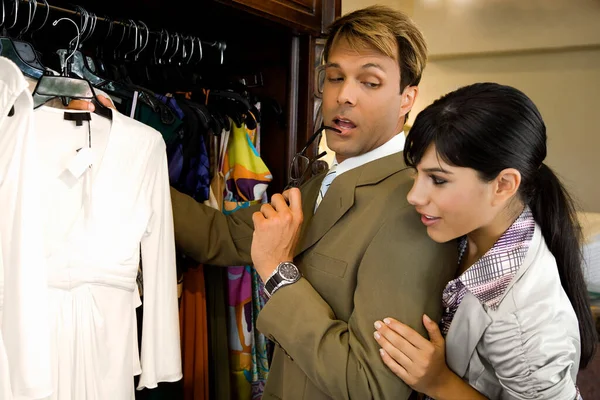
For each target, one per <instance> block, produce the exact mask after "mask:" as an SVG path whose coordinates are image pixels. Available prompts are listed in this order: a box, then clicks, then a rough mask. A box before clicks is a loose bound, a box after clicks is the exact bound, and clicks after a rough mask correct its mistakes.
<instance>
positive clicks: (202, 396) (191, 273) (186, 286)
mask: <svg viewBox="0 0 600 400" xmlns="http://www.w3.org/2000/svg"><path fill="white" fill-rule="evenodd" d="M207 320H208V316H207V313H206V289H205V287H204V267H203V266H202V265H199V266H197V267H196V268H189V269H188V270H187V271H186V272H184V278H183V294H182V297H181V304H180V307H179V322H180V329H181V357H182V362H183V400H208V399H209V372H208V369H209V364H208V334H207V332H208V325H207Z"/></svg>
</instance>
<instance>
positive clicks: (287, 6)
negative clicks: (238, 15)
mask: <svg viewBox="0 0 600 400" xmlns="http://www.w3.org/2000/svg"><path fill="white" fill-rule="evenodd" d="M221 2H222V3H225V4H232V5H236V6H241V7H244V8H246V9H247V10H248V11H249V12H254V13H259V14H260V15H262V16H265V17H267V18H268V19H271V20H273V21H276V22H279V23H283V24H285V25H287V26H289V27H291V28H293V29H295V30H298V31H299V32H307V33H312V34H320V33H323V32H324V30H325V29H326V28H327V26H328V25H329V24H330V23H331V22H332V21H333V20H334V18H335V15H336V11H337V13H339V10H340V8H341V0H221Z"/></svg>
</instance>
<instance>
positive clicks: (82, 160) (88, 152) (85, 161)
mask: <svg viewBox="0 0 600 400" xmlns="http://www.w3.org/2000/svg"><path fill="white" fill-rule="evenodd" d="M91 166H92V149H90V148H89V147H84V148H82V149H81V150H79V151H78V152H77V155H76V156H75V157H73V159H72V160H71V162H70V163H69V166H68V167H67V170H68V171H69V172H70V173H72V174H73V176H74V177H75V178H78V179H79V177H80V176H81V175H83V173H84V172H85V170H86V169H88V168H89V167H91Z"/></svg>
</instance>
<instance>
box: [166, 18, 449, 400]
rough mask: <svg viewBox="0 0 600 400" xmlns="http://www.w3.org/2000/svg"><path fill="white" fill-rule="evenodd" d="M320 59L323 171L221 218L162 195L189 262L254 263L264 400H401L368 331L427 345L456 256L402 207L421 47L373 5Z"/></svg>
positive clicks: (341, 22) (344, 25)
mask: <svg viewBox="0 0 600 400" xmlns="http://www.w3.org/2000/svg"><path fill="white" fill-rule="evenodd" d="M325 60H326V67H325V74H326V79H325V83H324V87H323V105H322V109H323V121H324V124H325V125H329V126H332V127H335V128H336V129H337V130H339V132H336V131H334V130H327V131H326V139H327V145H328V147H329V148H330V149H331V150H333V151H334V152H335V154H336V160H335V163H334V167H332V170H331V171H329V172H328V173H327V174H322V175H320V176H317V177H314V178H313V179H311V180H309V181H308V182H307V183H306V184H304V185H303V186H302V187H301V189H300V190H298V189H292V190H290V191H288V192H286V193H284V195H275V196H273V198H272V201H271V204H265V205H262V206H260V211H259V208H258V206H257V207H251V208H247V209H242V210H239V211H237V212H236V213H234V214H232V215H229V216H225V215H223V214H221V213H220V212H218V211H216V210H214V209H211V208H209V207H205V206H204V205H202V204H199V203H197V202H196V201H195V200H193V199H192V198H191V197H189V196H186V195H184V194H181V193H179V192H177V191H176V190H174V189H172V190H171V197H172V202H173V213H174V220H175V221H174V222H175V236H176V242H177V246H178V247H179V248H180V249H181V250H182V251H184V252H185V253H186V254H188V255H189V256H191V257H193V258H195V259H196V260H197V261H198V262H202V263H206V264H213V265H223V266H227V265H244V264H248V263H251V262H253V264H254V267H255V268H256V270H257V271H258V273H259V274H260V276H261V278H262V279H263V281H264V282H266V288H267V291H268V292H269V293H270V294H271V298H270V299H269V301H268V302H267V304H266V306H265V307H264V309H263V310H262V311H261V312H260V315H259V318H258V324H257V327H258V329H259V330H260V331H261V332H263V333H264V334H265V335H267V336H268V337H269V338H270V339H271V340H273V341H274V342H275V343H276V344H277V346H276V350H275V354H274V357H273V363H272V365H271V370H270V372H269V379H268V382H267V385H266V388H265V391H264V394H263V398H264V399H265V400H270V399H285V400H295V399H303V400H319V399H329V398H333V399H360V400H362V399H371V398H373V399H384V400H390V399H406V398H408V397H409V396H410V394H411V389H410V388H409V387H408V386H406V385H405V384H404V383H403V382H402V381H401V380H400V379H398V378H397V377H396V376H395V375H394V374H393V373H391V372H390V371H389V369H388V368H387V367H386V366H385V365H384V364H383V362H382V360H381V358H380V355H379V347H378V345H377V343H376V341H375V339H374V338H373V334H374V332H375V328H374V326H373V323H374V322H375V321H377V320H381V319H383V318H385V317H388V316H389V317H394V318H396V319H398V320H400V321H402V322H404V323H406V324H407V325H409V326H411V327H413V328H414V329H417V330H418V331H419V332H420V333H421V334H425V330H424V328H423V325H422V323H421V318H422V316H423V314H424V313H426V314H427V315H429V316H431V317H436V318H437V317H439V315H440V309H439V307H440V300H439V299H440V295H441V292H442V290H443V288H444V286H445V284H446V283H447V282H448V281H449V280H450V279H451V278H452V276H453V273H454V272H455V270H456V261H455V260H456V248H455V247H454V246H452V245H436V244H434V242H433V241H431V240H430V239H429V238H428V237H427V234H426V230H425V227H424V226H423V224H422V223H421V222H420V220H419V216H418V215H417V214H416V213H415V212H414V209H413V208H412V206H410V205H409V204H408V203H407V201H406V195H407V193H408V191H409V190H410V188H411V186H412V179H411V171H410V170H409V169H407V168H406V166H405V165H404V161H403V158H402V153H401V151H402V150H403V147H404V135H403V133H399V132H402V128H403V126H404V122H405V119H406V116H407V114H408V112H409V111H410V109H411V108H412V106H413V104H414V102H415V99H416V96H417V93H418V88H417V85H418V83H419V81H420V78H421V73H422V71H423V68H424V66H425V62H426V46H425V42H424V39H423V37H422V35H421V33H420V32H419V30H418V29H417V28H416V27H415V25H414V24H413V23H412V22H411V21H410V20H409V19H408V18H407V17H406V16H405V15H404V14H402V13H400V12H397V11H393V10H391V9H389V8H385V7H377V6H374V7H369V8H366V9H363V10H358V11H355V12H353V13H351V14H348V15H346V16H344V17H342V18H340V19H338V20H337V21H336V22H334V23H333V25H332V26H331V27H330V33H329V38H328V40H327V43H326V46H325ZM332 178H333V180H332ZM288 202H289V205H288ZM286 262H291V263H286ZM300 276H301V277H300Z"/></svg>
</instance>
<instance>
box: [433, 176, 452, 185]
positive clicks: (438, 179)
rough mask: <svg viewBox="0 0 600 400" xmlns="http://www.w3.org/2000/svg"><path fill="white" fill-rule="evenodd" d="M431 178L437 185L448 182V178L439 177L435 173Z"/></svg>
mask: <svg viewBox="0 0 600 400" xmlns="http://www.w3.org/2000/svg"><path fill="white" fill-rule="evenodd" d="M431 180H432V181H433V183H434V184H435V185H443V184H444V183H446V182H448V181H447V180H445V179H442V178H438V177H437V176H435V175H431Z"/></svg>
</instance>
